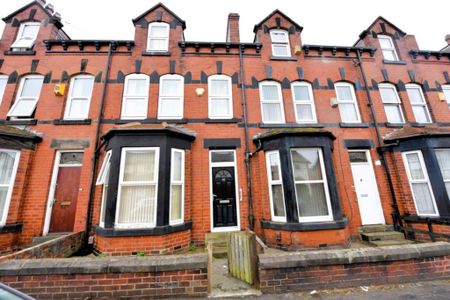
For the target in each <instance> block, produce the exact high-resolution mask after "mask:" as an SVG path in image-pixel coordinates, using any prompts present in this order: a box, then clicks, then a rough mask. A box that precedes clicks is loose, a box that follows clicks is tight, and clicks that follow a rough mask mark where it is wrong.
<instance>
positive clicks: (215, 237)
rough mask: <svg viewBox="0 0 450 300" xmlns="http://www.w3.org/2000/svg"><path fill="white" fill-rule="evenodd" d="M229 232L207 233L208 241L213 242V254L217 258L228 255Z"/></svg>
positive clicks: (206, 238) (206, 239)
mask: <svg viewBox="0 0 450 300" xmlns="http://www.w3.org/2000/svg"><path fill="white" fill-rule="evenodd" d="M229 237H230V233H229V232H217V233H207V234H206V237H205V241H206V243H207V244H208V243H212V245H213V256H214V257H215V258H223V257H227V254H228V239H229Z"/></svg>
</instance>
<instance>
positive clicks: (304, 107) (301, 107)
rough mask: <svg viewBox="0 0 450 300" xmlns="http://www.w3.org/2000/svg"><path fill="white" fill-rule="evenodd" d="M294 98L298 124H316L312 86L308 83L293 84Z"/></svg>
mask: <svg viewBox="0 0 450 300" xmlns="http://www.w3.org/2000/svg"><path fill="white" fill-rule="evenodd" d="M292 98H293V99H294V110H295V117H296V119H297V123H315V122H317V119H316V109H315V106H314V97H313V92H312V88H311V85H310V84H309V83H307V82H294V83H292Z"/></svg>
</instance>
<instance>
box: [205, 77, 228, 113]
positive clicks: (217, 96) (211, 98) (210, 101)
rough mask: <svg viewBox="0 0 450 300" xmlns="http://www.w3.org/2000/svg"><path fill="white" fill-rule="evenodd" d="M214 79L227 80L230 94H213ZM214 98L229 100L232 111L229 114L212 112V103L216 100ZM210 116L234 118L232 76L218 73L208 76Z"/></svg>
mask: <svg viewBox="0 0 450 300" xmlns="http://www.w3.org/2000/svg"><path fill="white" fill-rule="evenodd" d="M214 80H226V81H227V85H228V90H229V92H230V94H229V95H228V96H227V95H212V94H211V91H212V81H214ZM214 99H218V100H228V110H229V111H230V113H229V114H219V115H213V113H212V109H211V108H212V105H213V102H214ZM208 116H209V118H210V119H231V118H233V90H232V84H231V77H230V76H227V75H223V74H220V75H219V74H216V75H211V76H209V77H208Z"/></svg>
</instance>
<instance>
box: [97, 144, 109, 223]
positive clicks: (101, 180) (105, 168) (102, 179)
mask: <svg viewBox="0 0 450 300" xmlns="http://www.w3.org/2000/svg"><path fill="white" fill-rule="evenodd" d="M110 167H111V151H108V152H106V156H105V159H104V160H103V164H102V167H101V168H100V172H99V173H98V177H97V182H96V185H103V189H102V203H101V207H100V226H102V227H104V226H105V213H106V199H107V194H108V186H109V185H108V182H109V170H110Z"/></svg>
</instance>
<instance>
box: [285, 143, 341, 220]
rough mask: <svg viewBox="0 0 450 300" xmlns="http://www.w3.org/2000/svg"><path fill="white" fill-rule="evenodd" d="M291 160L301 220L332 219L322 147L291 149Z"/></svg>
mask: <svg viewBox="0 0 450 300" xmlns="http://www.w3.org/2000/svg"><path fill="white" fill-rule="evenodd" d="M291 161H292V170H293V176H294V184H295V195H296V200H297V208H298V215H299V221H300V222H320V221H332V220H333V213H332V210H331V204H330V194H329V191H328V184H327V178H326V172H325V166H324V162H323V154H322V149H320V148H297V149H291Z"/></svg>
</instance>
